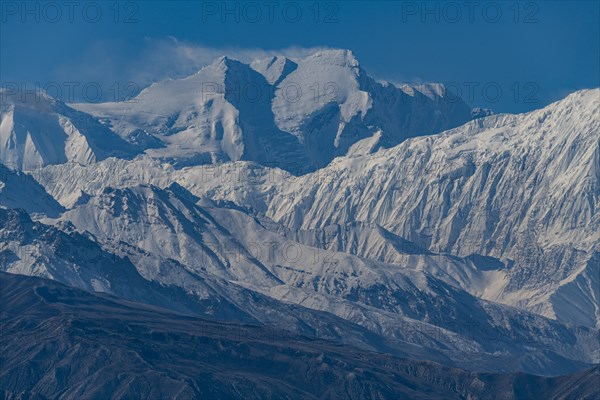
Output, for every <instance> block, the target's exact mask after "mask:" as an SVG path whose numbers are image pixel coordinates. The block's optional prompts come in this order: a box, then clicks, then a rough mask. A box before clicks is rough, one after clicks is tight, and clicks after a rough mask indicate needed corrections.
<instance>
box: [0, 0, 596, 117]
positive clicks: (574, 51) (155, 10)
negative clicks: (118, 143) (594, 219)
mask: <svg viewBox="0 0 600 400" xmlns="http://www.w3.org/2000/svg"><path fill="white" fill-rule="evenodd" d="M599 4H600V2H598V1H570V2H562V1H539V2H537V1H536V2H528V1H522V2H516V1H456V2H453V1H450V2H422V1H389V2H373V1H371V2H360V1H343V2H342V1H340V2H335V1H321V2H316V1H310V0H309V1H256V2H252V1H251V2H221V1H202V2H192V1H171V2H162V1H145V2H134V1H132V2H130V1H122V2H113V1H73V2H66V3H63V2H36V1H32V2H21V1H16V2H15V1H3V2H2V3H0V7H1V9H0V12H1V15H0V18H1V26H0V52H1V54H0V80H1V82H2V85H3V86H4V87H8V86H10V85H14V84H18V85H25V87H26V88H33V87H34V86H35V85H36V84H38V85H39V86H42V87H45V88H47V90H48V92H49V93H50V94H52V95H56V96H59V97H61V98H62V99H63V100H65V101H73V100H76V101H86V100H87V101H106V100H113V98H115V97H118V98H123V97H127V96H129V95H131V94H133V93H135V91H137V90H140V89H142V88H143V87H145V86H147V85H148V84H150V83H151V82H154V81H158V80H161V79H165V78H167V77H180V76H185V75H186V74H190V73H193V72H194V71H195V70H197V69H198V68H200V67H202V66H203V65H206V64H207V63H209V62H210V61H211V60H212V59H214V58H216V57H218V56H219V55H222V54H226V55H230V56H231V57H233V58H238V59H242V60H245V59H251V58H255V57H262V56H267V55H269V54H271V53H277V54H285V55H288V56H291V57H295V56H301V55H303V54H306V53H308V52H310V51H312V50H314V49H315V48H347V49H350V50H352V51H353V52H354V54H355V55H356V57H357V58H358V60H359V62H360V64H361V66H362V67H363V68H364V69H365V70H366V71H367V72H368V73H369V74H370V75H371V76H373V77H375V78H376V79H382V80H388V81H391V82H394V83H402V82H421V81H426V82H441V83H444V84H446V85H447V86H448V87H449V88H450V89H451V90H453V91H454V92H456V93H457V94H459V95H461V96H462V97H463V98H464V99H465V100H466V101H467V102H468V103H470V104H471V105H473V106H481V107H486V108H492V109H494V110H495V111H496V112H524V111H528V110H531V109H535V108H540V107H542V106H544V105H546V104H548V103H550V102H551V101H554V100H557V99H559V98H561V97H564V96H565V95H566V94H567V93H570V92H572V91H575V90H578V89H582V88H590V87H598V86H600V23H599V22H598V21H599V20H600V11H599V10H600V5H599ZM129 82H133V84H131V83H129ZM96 83H97V84H98V85H99V86H98V87H100V89H101V94H97V90H96V89H97V86H96ZM11 87H12V86H11ZM84 88H85V89H84ZM73 96H74V98H71V97H73Z"/></svg>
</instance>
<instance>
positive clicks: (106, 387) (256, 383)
mask: <svg viewBox="0 0 600 400" xmlns="http://www.w3.org/2000/svg"><path fill="white" fill-rule="evenodd" d="M0 282H1V283H0V295H1V296H0V311H1V314H0V321H1V325H2V335H1V337H2V341H1V342H2V343H1V346H0V347H1V351H0V354H1V355H0V382H1V383H0V393H2V394H3V397H4V398H6V399H11V400H12V399H47V398H60V399H82V398H121V399H126V398H149V399H156V398H173V399H188V398H220V399H223V398H244V399H252V398H267V399H296V398H304V399H311V398H315V399H316V398H327V399H359V398H360V399H363V398H376V399H388V398H389V399H398V398H412V399H431V398H446V399H453V398H469V399H486V398H494V399H526V398H536V399H553V398H565V399H575V398H577V399H597V398H598V396H600V383H599V382H600V380H599V379H598V374H599V372H600V369H599V367H595V368H593V369H591V370H587V371H583V372H580V373H578V374H575V375H571V376H561V377H554V378H543V377H538V376H533V375H527V374H480V373H472V372H467V371H464V370H461V369H456V368H450V367H444V366H441V365H439V364H436V363H432V362H419V361H411V360H406V359H401V358H396V357H392V356H389V355H383V354H377V353H369V352H365V351H362V350H358V349H355V348H352V347H348V346H339V345H336V344H335V343H331V342H327V341H322V340H311V339H308V338H303V337H294V336H291V335H288V334H286V333H285V332H283V331H275V330H271V329H268V328H265V327H258V326H250V325H239V324H225V323H219V322H211V321H207V320H202V319H198V318H194V317H188V316H183V315H177V314H173V313H171V312H169V311H166V310H163V309H159V308H154V307H151V306H147V305H141V304H138V303H132V302H127V301H124V300H121V299H118V298H116V297H113V296H108V295H97V294H92V293H89V292H85V291H82V290H79V289H75V288H71V287H68V286H64V285H62V284H59V283H56V282H54V281H49V280H45V279H40V278H32V277H24V276H20V275H12V274H7V273H0Z"/></svg>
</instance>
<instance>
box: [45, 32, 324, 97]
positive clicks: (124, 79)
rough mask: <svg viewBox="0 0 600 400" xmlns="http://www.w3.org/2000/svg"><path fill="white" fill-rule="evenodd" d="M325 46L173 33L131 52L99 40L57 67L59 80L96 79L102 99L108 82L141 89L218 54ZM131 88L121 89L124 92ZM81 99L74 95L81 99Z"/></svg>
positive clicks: (294, 53)
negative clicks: (269, 45)
mask: <svg viewBox="0 0 600 400" xmlns="http://www.w3.org/2000/svg"><path fill="white" fill-rule="evenodd" d="M325 48H326V47H312V48H303V47H288V48H284V49H262V48H241V47H234V46H231V47H222V48H216V47H210V46H204V45H201V44H196V43H189V42H185V41H181V40H178V39H176V38H174V37H166V38H146V39H145V41H144V45H143V46H142V47H141V48H140V49H137V50H136V51H135V52H131V51H130V50H128V49H124V48H120V47H119V44H115V43H111V42H98V43H95V44H93V45H91V46H90V47H89V48H88V49H87V51H86V52H85V53H84V54H82V56H81V57H80V58H79V59H77V60H69V62H65V63H64V64H63V65H61V66H60V67H59V68H57V69H56V73H55V75H56V76H57V79H58V80H63V81H67V80H68V81H77V82H81V85H84V84H85V83H88V82H97V83H98V84H100V85H101V87H103V88H106V89H103V96H102V97H103V98H102V101H110V100H114V99H112V98H111V96H112V97H114V90H111V89H110V87H111V85H114V84H115V83H119V84H120V85H121V87H123V85H125V84H126V83H128V82H134V83H135V85H136V86H137V87H138V88H139V89H140V90H141V89H143V88H144V87H146V86H148V85H150V84H151V83H153V82H157V81H161V80H164V79H167V78H180V77H184V76H188V75H190V74H193V73H194V72H196V71H198V70H199V69H200V68H202V67H204V66H206V65H208V64H210V63H211V62H213V61H214V60H215V59H217V58H218V57H221V56H228V57H231V58H234V59H237V60H239V61H242V62H250V61H252V60H256V59H261V58H266V57H270V56H273V55H281V56H286V57H289V58H301V57H305V56H307V55H309V54H312V53H314V52H316V51H318V50H322V49H325ZM128 93H130V91H122V93H120V95H125V96H126V95H127V94H128ZM80 100H81V99H76V101H80Z"/></svg>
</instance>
